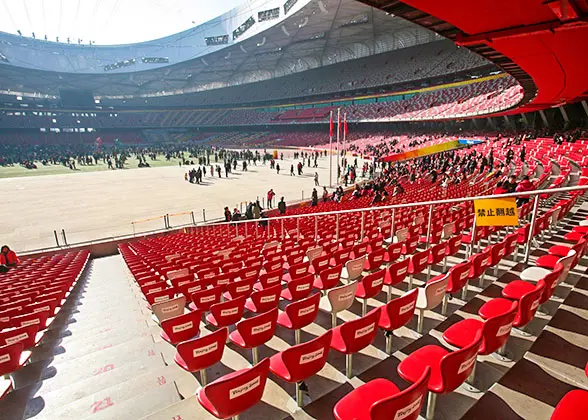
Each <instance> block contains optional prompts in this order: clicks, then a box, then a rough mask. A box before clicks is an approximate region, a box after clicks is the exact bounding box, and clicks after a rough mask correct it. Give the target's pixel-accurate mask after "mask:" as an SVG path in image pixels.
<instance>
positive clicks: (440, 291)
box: [416, 273, 449, 333]
mask: <svg viewBox="0 0 588 420" xmlns="http://www.w3.org/2000/svg"><path fill="white" fill-rule="evenodd" d="M448 283H449V273H448V274H444V275H443V276H441V277H440V278H439V279H436V280H431V281H429V282H428V283H427V284H426V285H425V287H419V288H418V291H419V292H418V293H419V295H418V298H417V303H416V308H417V309H418V310H419V320H418V325H417V331H418V332H419V333H422V332H423V322H424V319H425V311H426V310H431V309H434V308H436V307H437V306H439V304H440V303H441V302H442V301H443V299H444V297H445V292H446V290H447V285H448Z"/></svg>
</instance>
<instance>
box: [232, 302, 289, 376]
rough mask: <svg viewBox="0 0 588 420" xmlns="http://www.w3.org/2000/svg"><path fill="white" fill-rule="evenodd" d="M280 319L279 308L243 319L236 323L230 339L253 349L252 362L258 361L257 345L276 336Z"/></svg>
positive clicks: (238, 344)
mask: <svg viewBox="0 0 588 420" xmlns="http://www.w3.org/2000/svg"><path fill="white" fill-rule="evenodd" d="M277 321H278V308H277V307H275V308H273V309H270V310H269V311H268V312H265V313H262V314H259V315H257V316H254V317H251V318H247V319H243V320H242V321H239V322H238V323H237V325H236V330H235V331H233V332H231V333H230V334H229V340H231V342H233V343H234V344H236V345H237V346H239V347H241V348H244V349H251V351H252V360H253V361H252V363H253V364H254V365H255V364H257V361H258V355H257V347H259V346H261V345H263V344H265V343H267V342H268V341H269V340H271V338H272V337H273V336H274V332H275V330H276V325H277Z"/></svg>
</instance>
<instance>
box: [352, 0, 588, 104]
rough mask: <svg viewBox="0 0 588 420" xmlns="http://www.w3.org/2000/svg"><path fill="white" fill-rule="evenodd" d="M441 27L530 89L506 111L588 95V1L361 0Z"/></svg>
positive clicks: (422, 23) (459, 43) (572, 100)
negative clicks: (587, 70)
mask: <svg viewBox="0 0 588 420" xmlns="http://www.w3.org/2000/svg"><path fill="white" fill-rule="evenodd" d="M361 1H363V2H365V3H367V4H369V5H373V6H375V7H379V8H381V9H382V10H384V11H387V12H390V13H394V14H395V15H398V16H402V17H404V18H405V19H408V20H410V21H412V22H415V23H418V24H419V25H422V26H423V27H426V28H429V29H431V30H433V31H436V32H438V33H440V34H442V35H443V36H446V37H448V38H450V39H452V40H453V41H454V42H456V43H457V44H458V45H463V46H465V47H467V48H469V49H471V50H472V51H474V52H476V53H478V54H480V55H482V56H484V57H486V58H487V59H488V60H490V61H493V62H494V63H496V64H497V65H499V66H501V67H502V68H504V70H506V71H507V72H509V73H510V74H512V75H513V76H514V77H515V78H516V79H517V80H518V82H519V83H520V84H521V86H523V88H524V90H525V97H524V99H523V101H522V103H521V106H520V107H517V108H516V109H514V110H510V111H507V112H506V113H515V112H523V111H525V112H526V111H535V110H541V109H545V108H550V107H558V106H561V105H565V104H567V103H572V102H576V101H579V100H585V99H587V98H588V78H587V77H586V68H588V54H586V51H587V50H588V2H587V1H586V0H559V1H537V0H519V1H514V2H513V1H512V0H492V1H490V0H483V1H470V0H452V1H450V2H434V1H427V0H403V1H399V0H394V1H390V0H361Z"/></svg>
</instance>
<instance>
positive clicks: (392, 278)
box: [384, 259, 410, 302]
mask: <svg viewBox="0 0 588 420" xmlns="http://www.w3.org/2000/svg"><path fill="white" fill-rule="evenodd" d="M409 263H410V260H409V259H405V260H401V261H397V262H395V263H393V264H390V265H389V266H388V268H387V269H386V275H385V276H384V284H385V285H386V286H388V290H387V293H386V301H387V302H389V301H390V299H391V298H392V286H394V285H396V284H400V283H402V282H403V281H404V279H405V278H406V276H407V275H408V264H409Z"/></svg>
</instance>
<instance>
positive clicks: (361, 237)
mask: <svg viewBox="0 0 588 420" xmlns="http://www.w3.org/2000/svg"><path fill="white" fill-rule="evenodd" d="M360 235H361V236H360V239H359V240H360V241H362V242H363V237H364V235H365V212H364V211H362V212H361V233H360Z"/></svg>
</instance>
